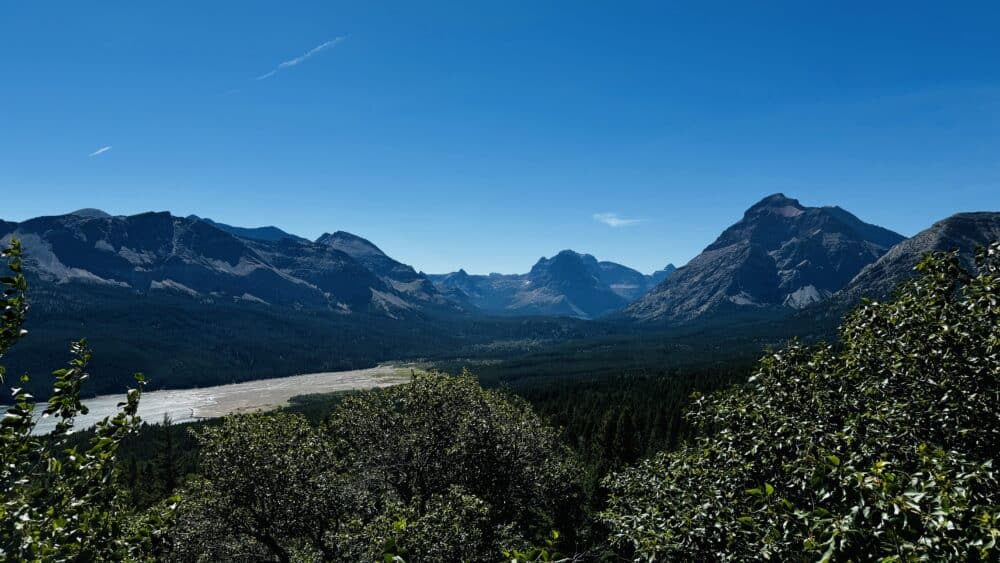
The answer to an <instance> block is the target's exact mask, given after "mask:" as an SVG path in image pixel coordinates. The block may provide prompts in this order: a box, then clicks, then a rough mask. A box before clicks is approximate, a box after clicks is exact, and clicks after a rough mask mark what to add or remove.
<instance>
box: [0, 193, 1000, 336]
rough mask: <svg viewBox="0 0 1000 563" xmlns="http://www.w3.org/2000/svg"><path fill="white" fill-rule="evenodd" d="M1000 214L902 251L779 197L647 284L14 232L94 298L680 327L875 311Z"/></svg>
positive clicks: (160, 219) (330, 248)
mask: <svg viewBox="0 0 1000 563" xmlns="http://www.w3.org/2000/svg"><path fill="white" fill-rule="evenodd" d="M998 217H1000V214H998V213H993V212H978V213H962V214H958V215H955V216H953V217H950V218H947V219H944V220H942V221H940V222H938V223H936V224H935V225H933V226H932V227H930V228H928V229H927V230H925V231H923V232H921V233H919V234H917V235H916V236H914V237H912V238H909V239H906V238H905V237H903V236H902V235H899V234H898V233H895V232H893V231H890V230H888V229H885V228H882V227H879V226H876V225H872V224H869V223H866V222H864V221H862V220H860V219H858V218H857V217H856V216H854V215H853V214H851V213H850V212H848V211H845V210H844V209H841V208H840V207H807V206H803V205H802V204H801V203H800V202H799V201H797V200H795V199H792V198H789V197H787V196H785V195H784V194H773V195H770V196H768V197H766V198H764V199H762V200H761V201H759V202H757V203H756V204H754V205H752V206H751V207H750V208H749V209H747V211H746V212H745V213H744V215H743V217H742V218H741V219H740V220H739V221H737V222H736V223H734V224H733V225H731V226H729V227H728V228H726V229H725V230H724V231H723V232H722V233H721V234H720V235H719V237H718V238H717V239H716V240H715V241H714V242H712V243H711V244H710V245H708V246H707V247H706V248H705V249H704V250H703V251H702V252H701V253H700V254H699V255H697V256H696V257H695V258H694V259H692V260H691V261H690V262H688V263H687V264H685V265H684V266H682V267H681V268H679V269H678V268H675V267H674V266H673V264H668V265H667V266H666V267H665V268H664V269H662V270H660V271H657V272H655V273H653V274H649V275H647V274H643V273H641V272H638V271H636V270H634V269H632V268H629V267H627V266H623V265H621V264H617V263H614V262H610V261H600V260H598V259H597V258H595V257H594V256H591V255H590V254H584V253H579V252H575V251H573V250H563V251H562V252H559V253H558V254H556V255H555V256H552V257H550V258H546V257H543V258H540V259H539V260H538V261H537V262H536V263H535V265H534V266H533V267H532V268H531V270H530V271H529V272H527V273H524V274H497V273H493V274H489V275H473V274H469V273H467V272H466V271H465V270H459V271H457V272H452V273H448V274H424V273H423V272H420V271H418V270H417V269H415V268H414V267H413V266H410V265H407V264H403V263H401V262H399V261H398V260H395V259H393V258H392V257H390V256H389V255H388V254H387V253H385V252H384V251H382V249H380V248H379V247H378V246H377V245H375V244H374V243H373V242H371V241H369V240H367V239H365V238H363V237H361V236H358V235H355V234H351V233H348V232H344V231H335V232H333V233H332V234H331V233H324V234H323V235H321V236H320V237H318V238H317V239H316V240H314V241H310V240H308V239H305V238H302V237H299V236H296V235H293V234H291V233H288V232H286V231H284V230H281V229H279V228H277V227H273V226H268V227H256V228H246V227H234V226H231V225H226V224H224V223H218V222H216V221H213V220H211V219H208V218H202V217H198V216H196V215H190V216H188V217H177V216H174V215H171V214H170V213H167V212H149V213H141V214H138V215H132V216H111V215H109V214H107V213H105V212H103V211H100V210H97V209H81V210H78V211H75V212H72V213H68V214H65V215H58V216H48V217H37V218H34V219H30V220H27V221H24V222H20V223H13V222H7V221H2V220H0V239H2V240H4V241H6V240H8V239H9V238H10V237H12V236H16V237H18V238H19V239H21V241H22V243H23V245H24V248H25V252H26V255H27V261H26V263H27V269H28V272H29V275H31V276H32V277H33V278H34V279H35V280H36V283H40V284H43V285H44V284H50V285H54V286H58V287H61V288H63V289H64V290H65V289H66V288H69V287H72V288H73V291H86V288H88V287H91V288H93V287H97V286H100V287H102V288H104V289H105V290H116V291H120V292H122V294H123V295H129V296H131V298H135V299H138V298H141V296H143V295H149V294H155V293H168V294H173V295H175V296H182V297H185V298H188V299H191V300H194V301H196V302H200V303H205V304H208V303H213V302H217V301H227V302H232V303H243V304H247V305H253V306H272V307H276V308H278V309H281V308H287V309H292V310H310V311H315V312H318V313H329V314H332V315H341V316H347V317H350V316H352V315H355V316H357V315H361V316H371V315H375V316H383V317H386V318H389V319H406V318H412V317H413V316H415V315H416V316H421V317H423V318H430V319H433V318H437V317H440V316H448V317H452V316H464V315H472V316H477V315H487V316H489V315H499V316H550V317H576V318H580V319H596V318H602V317H606V318H609V319H612V320H615V321H636V322H639V323H657V324H666V325H678V324H684V323H689V322H692V321H696V320H703V319H710V318H722V319H724V318H726V317H727V316H728V315H733V314H738V315H755V314H768V315H770V314H774V313H782V312H786V313H787V312H794V311H796V310H801V309H805V308H815V307H816V306H817V305H823V304H830V306H831V307H834V308H837V309H841V308H843V307H844V306H847V305H849V304H851V303H853V302H856V301H857V300H858V299H860V298H861V297H873V296H874V297H884V296H885V295H887V294H888V292H889V291H891V289H892V288H893V287H894V286H895V285H896V284H897V283H898V282H899V281H901V280H903V279H905V278H906V277H907V276H909V275H912V271H913V267H914V266H915V265H916V263H917V262H918V260H919V258H920V256H921V255H922V254H923V253H926V252H929V251H932V250H943V249H952V248H957V249H960V250H961V252H962V256H963V259H964V260H965V261H966V262H970V261H971V255H972V250H973V248H974V247H975V246H976V245H982V244H985V243H987V242H989V241H990V240H995V239H1000V219H998Z"/></svg>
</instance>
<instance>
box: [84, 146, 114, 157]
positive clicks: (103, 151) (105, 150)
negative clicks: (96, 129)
mask: <svg viewBox="0 0 1000 563" xmlns="http://www.w3.org/2000/svg"><path fill="white" fill-rule="evenodd" d="M109 150H111V145H108V146H106V147H101V148H99V149H97V150H96V151H94V152H92V153H90V154H88V155H87V156H97V155H100V154H104V153H106V152H108V151H109Z"/></svg>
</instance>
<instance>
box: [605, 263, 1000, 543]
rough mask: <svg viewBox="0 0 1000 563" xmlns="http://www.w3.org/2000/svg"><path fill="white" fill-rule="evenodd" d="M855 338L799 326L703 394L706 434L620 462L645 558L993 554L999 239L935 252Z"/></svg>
mask: <svg viewBox="0 0 1000 563" xmlns="http://www.w3.org/2000/svg"><path fill="white" fill-rule="evenodd" d="M918 270H919V272H920V275H919V277H918V278H917V279H916V280H913V281H911V282H908V283H906V284H904V285H903V286H901V288H900V289H899V290H898V291H897V294H896V296H895V298H894V299H893V300H892V301H891V302H887V303H877V302H865V303H863V304H862V305H861V306H860V307H859V308H858V309H856V310H855V311H854V312H852V313H850V314H849V315H848V316H847V317H846V318H845V320H844V323H843V326H842V327H841V331H840V339H841V346H840V347H837V348H834V347H832V346H825V345H821V346H816V347H812V348H807V347H804V346H801V345H799V344H797V343H792V344H791V345H789V346H788V347H787V348H785V349H784V350H781V351H780V352H777V353H774V354H770V355H768V356H766V357H765V358H764V359H763V360H762V361H761V363H760V367H759V369H758V370H757V372H756V374H755V375H754V376H753V377H752V378H751V379H750V381H749V383H748V384H747V385H745V386H740V387H736V388H732V389H729V390H727V391H724V392H720V393H716V394H713V395H711V396H707V397H699V398H697V399H696V400H695V401H694V404H693V406H692V408H691V411H690V413H689V419H690V421H691V423H692V425H693V426H694V427H696V428H697V429H698V431H699V432H700V435H699V437H698V438H697V439H696V440H694V441H693V442H691V443H689V444H687V445H685V446H684V447H682V448H680V449H679V450H677V451H674V452H668V453H662V454H659V455H657V456H656V457H655V458H653V459H650V460H648V461H646V462H643V463H641V464H640V465H639V466H638V467H635V468H633V469H629V470H626V471H623V472H620V473H617V474H614V475H612V476H610V477H609V478H608V479H607V480H606V485H607V486H608V487H609V488H610V489H611V491H612V498H611V500H610V503H609V507H608V509H607V510H606V511H605V512H604V513H603V515H602V519H603V520H604V522H605V523H606V524H607V525H608V526H609V527H610V529H611V534H612V535H611V539H610V541H611V542H612V543H613V544H614V545H615V546H616V547H618V548H619V549H620V550H621V551H622V552H623V553H624V554H625V555H626V556H628V557H631V558H633V559H635V560H637V561H638V560H685V561H691V560H724V561H746V560H763V559H770V560H773V561H789V560H792V561H795V560H810V561H811V560H820V561H872V560H881V561H916V560H926V561H938V560H973V561H974V560H996V559H997V557H998V552H997V547H996V540H997V538H998V537H1000V524H998V520H1000V486H998V483H997V475H996V472H995V469H994V467H993V460H994V458H995V456H996V452H997V448H998V446H1000V443H998V439H997V438H998V434H1000V385H998V383H1000V318H998V316H1000V244H993V245H992V246H991V247H990V248H989V249H988V250H982V251H980V252H979V255H978V258H977V272H976V273H975V274H972V273H969V272H967V271H964V270H963V269H962V268H961V267H960V265H959V261H958V259H957V256H956V255H955V254H935V255H931V256H928V257H927V258H926V259H925V260H923V261H922V262H921V263H920V265H919V266H918Z"/></svg>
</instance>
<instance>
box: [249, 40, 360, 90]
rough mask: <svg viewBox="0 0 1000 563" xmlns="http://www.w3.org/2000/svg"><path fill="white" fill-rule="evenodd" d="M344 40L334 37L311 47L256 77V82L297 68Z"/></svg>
mask: <svg viewBox="0 0 1000 563" xmlns="http://www.w3.org/2000/svg"><path fill="white" fill-rule="evenodd" d="M344 39H347V38H346V37H343V36H341V37H335V38H333V39H331V40H329V41H327V42H325V43H320V44H319V45H317V46H315V47H313V48H312V49H309V50H308V51H306V52H305V54H302V55H299V56H297V57H295V58H294V59H288V60H287V61H285V62H283V63H281V64H279V65H278V66H276V67H274V68H273V69H271V70H270V71H269V72H266V73H264V74H262V75H260V76H258V77H257V80H265V79H267V78H271V77H272V76H274V75H275V74H277V73H278V72H279V71H282V70H284V69H286V68H292V67H293V66H297V65H299V64H302V63H303V62H305V61H306V60H308V59H309V58H310V57H312V56H313V55H316V54H318V53H320V52H321V51H323V50H325V49H329V48H330V47H333V46H334V45H336V44H337V43H340V42H341V41H343V40H344Z"/></svg>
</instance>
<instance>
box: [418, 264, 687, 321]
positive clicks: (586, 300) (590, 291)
mask: <svg viewBox="0 0 1000 563" xmlns="http://www.w3.org/2000/svg"><path fill="white" fill-rule="evenodd" d="M674 270H676V268H675V267H674V265H673V264H667V266H666V267H665V268H664V269H662V270H659V271H657V272H655V273H653V274H651V275H645V274H642V273H641V272H638V271H636V270H633V269H632V268H629V267H627V266H622V265H621V264H616V263H614V262H607V261H598V260H597V259H596V258H594V257H593V256H591V255H589V254H580V253H578V252H574V251H572V250H563V251H562V252H560V253H558V254H556V255H555V256H553V257H552V258H545V257H543V258H540V259H539V260H538V262H536V263H535V265H534V266H532V268H531V271H529V272H528V273H526V274H489V275H471V274H468V273H466V271H465V270H459V271H457V272H452V273H450V274H438V275H431V276H429V278H430V279H431V280H432V281H433V282H434V283H435V285H437V286H438V288H439V289H441V290H442V291H445V292H448V293H449V294H450V295H452V296H453V298H456V296H457V298H458V299H459V300H461V301H467V302H468V303H470V304H472V305H474V306H475V307H477V308H478V309H479V310H481V311H483V312H486V313H490V314H497V315H547V316H568V317H577V318H582V319H592V318H597V317H600V316H603V315H606V314H608V313H611V312H614V311H617V310H618V309H621V308H623V307H625V306H626V305H628V304H629V303H631V302H633V301H635V300H636V299H638V298H639V297H641V296H642V295H643V294H644V293H646V292H647V291H648V290H649V289H650V288H651V287H653V286H654V285H656V284H657V283H658V282H660V281H662V280H664V279H666V278H667V277H668V276H670V274H672V273H673V272H674Z"/></svg>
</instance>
